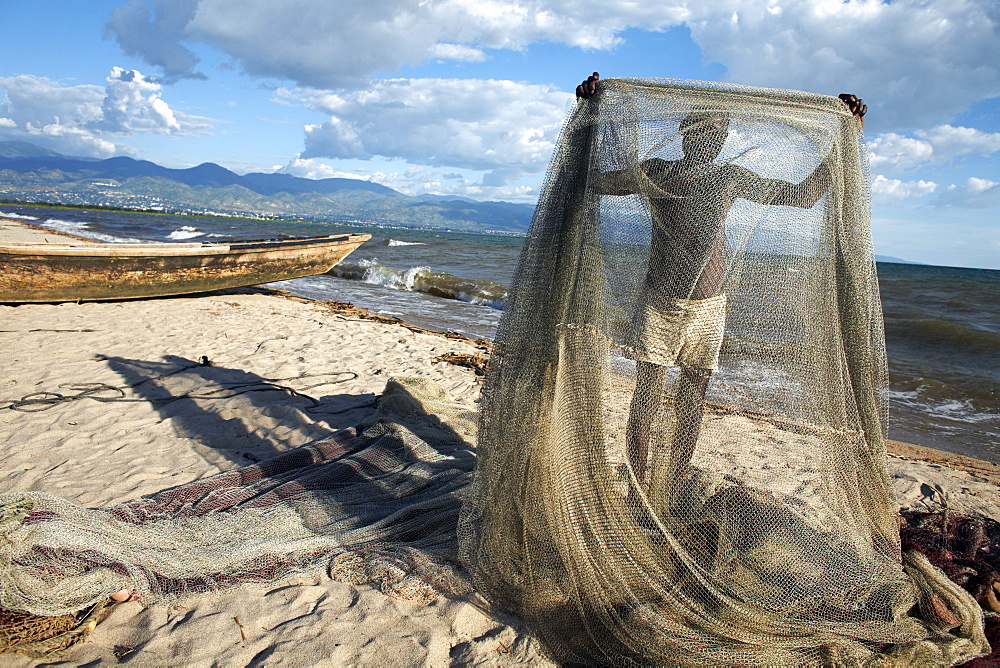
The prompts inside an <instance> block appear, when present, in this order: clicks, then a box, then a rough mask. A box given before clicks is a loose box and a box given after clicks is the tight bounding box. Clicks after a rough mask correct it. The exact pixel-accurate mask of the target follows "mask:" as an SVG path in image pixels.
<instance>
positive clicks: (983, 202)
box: [937, 176, 1000, 209]
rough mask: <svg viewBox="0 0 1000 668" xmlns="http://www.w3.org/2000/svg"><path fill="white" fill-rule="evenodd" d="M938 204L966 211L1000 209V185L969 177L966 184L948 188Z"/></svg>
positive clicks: (987, 180) (988, 180)
mask: <svg viewBox="0 0 1000 668" xmlns="http://www.w3.org/2000/svg"><path fill="white" fill-rule="evenodd" d="M937 203H938V204H939V205H942V206H954V207H960V208H965V209H985V208H990V207H1000V183H998V182H996V181H991V180H990V179H981V178H977V177H974V176H973V177H969V178H968V179H966V180H965V182H964V183H961V184H956V185H951V186H948V188H947V189H946V190H945V191H944V192H942V193H941V195H940V197H938V202H937Z"/></svg>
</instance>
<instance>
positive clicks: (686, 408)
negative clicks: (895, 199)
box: [598, 93, 868, 505]
mask: <svg viewBox="0 0 1000 668" xmlns="http://www.w3.org/2000/svg"><path fill="white" fill-rule="evenodd" d="M840 99H841V100H843V101H844V103H845V104H846V105H847V107H848V108H849V109H850V111H851V113H852V114H853V115H854V116H855V117H857V118H858V119H859V120H860V122H861V124H862V125H863V124H864V115H865V113H866V112H867V110H868V107H867V105H865V103H864V101H863V100H861V99H859V98H858V97H857V96H855V95H851V94H847V93H845V94H842V95H840ZM679 132H680V133H681V134H682V135H683V137H682V140H681V150H682V156H681V158H680V159H679V160H664V159H662V158H650V159H648V160H644V161H643V162H641V163H640V164H639V165H637V167H636V168H633V169H626V170H622V171H614V172H605V173H604V174H602V175H601V177H600V179H599V181H598V191H599V193H600V194H602V195H612V196H615V195H634V194H641V195H644V196H645V197H646V198H648V201H649V207H650V212H651V214H652V239H651V243H650V251H649V268H648V271H647V273H646V277H645V279H644V281H643V283H642V287H641V290H640V295H639V298H638V300H637V303H636V308H635V310H634V312H633V316H632V322H631V328H630V332H629V334H628V336H627V340H626V352H627V353H628V354H629V356H631V357H632V358H633V359H635V361H636V383H635V391H634V393H633V398H632V405H631V408H630V411H629V418H628V426H627V428H626V449H627V452H628V457H629V461H630V463H631V465H632V469H633V471H634V472H635V476H636V478H637V479H638V480H639V481H640V482H642V481H644V480H645V477H646V468H647V461H648V459H649V440H650V436H651V428H652V424H653V421H654V420H655V418H656V416H657V414H658V413H659V411H660V409H661V408H662V396H663V390H664V380H665V367H669V366H676V367H679V370H680V373H679V377H678V381H677V387H676V392H675V399H674V413H675V418H676V427H675V431H674V434H673V438H672V441H671V444H670V459H669V469H668V473H667V477H666V479H667V480H669V481H671V482H670V484H671V485H672V487H671V489H669V490H666V491H667V494H668V499H669V500H670V501H669V502H670V504H671V505H673V503H674V501H675V495H676V491H677V485H678V483H679V479H680V477H681V475H682V474H683V473H684V472H685V471H686V470H687V467H688V464H689V463H690V461H691V458H692V456H693V455H694V450H695V444H696V442H697V440H698V435H699V433H700V430H701V420H702V413H703V410H704V403H705V394H706V392H707V389H708V383H709V380H710V379H711V377H712V372H713V371H714V370H715V369H717V368H718V367H719V352H720V350H721V347H722V340H723V335H724V332H725V322H726V293H725V285H724V279H725V270H726V236H725V222H726V215H727V213H728V212H729V209H730V208H731V207H732V206H733V204H734V203H735V202H736V200H737V199H746V200H749V201H751V202H756V203H758V204H765V205H775V206H794V207H800V208H811V207H812V206H813V205H814V204H815V203H816V202H817V201H818V200H819V199H820V198H821V197H822V196H823V194H824V193H825V192H826V191H827V189H828V188H829V185H830V172H829V167H828V166H827V162H826V160H824V161H822V162H821V163H820V164H819V165H818V166H817V167H816V169H815V170H813V172H812V174H810V175H809V176H807V177H806V178H805V179H803V180H802V181H801V182H799V183H790V182H788V181H782V180H779V179H771V178H765V177H763V176H760V175H758V174H756V173H754V172H752V171H750V170H748V169H746V168H744V167H740V166H738V165H733V164H725V163H717V162H715V161H716V159H717V158H718V156H719V154H720V152H721V151H722V147H723V144H724V143H725V142H726V139H727V137H728V136H729V116H728V115H727V114H726V113H725V112H720V111H712V110H710V109H695V110H694V111H692V112H690V113H689V114H688V115H687V116H686V117H684V118H683V119H682V120H681V122H680V127H679Z"/></svg>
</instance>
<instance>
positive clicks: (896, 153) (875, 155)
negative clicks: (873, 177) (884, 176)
mask: <svg viewBox="0 0 1000 668" xmlns="http://www.w3.org/2000/svg"><path fill="white" fill-rule="evenodd" d="M913 135H914V136H912V137H910V136H906V135H903V134H899V133H895V132H887V133H885V134H882V135H879V136H877V137H875V138H874V139H872V140H871V141H870V142H869V144H868V146H869V150H870V158H871V164H872V167H873V168H878V169H886V170H908V169H912V168H914V167H919V166H922V165H928V164H943V163H947V162H950V161H952V160H955V159H957V158H963V157H966V156H983V157H985V156H989V155H992V154H993V153H996V152H997V151H1000V132H983V131H982V130H978V129H976V128H967V127H955V126H952V125H947V124H946V125H938V126H936V127H934V128H931V129H930V130H917V131H915V132H914V133H913Z"/></svg>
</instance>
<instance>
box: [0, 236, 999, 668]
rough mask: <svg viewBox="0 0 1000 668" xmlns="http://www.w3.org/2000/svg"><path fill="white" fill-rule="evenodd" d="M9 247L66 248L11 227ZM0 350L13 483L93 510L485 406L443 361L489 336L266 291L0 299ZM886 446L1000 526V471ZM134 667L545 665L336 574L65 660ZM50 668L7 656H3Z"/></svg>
mask: <svg viewBox="0 0 1000 668" xmlns="http://www.w3.org/2000/svg"><path fill="white" fill-rule="evenodd" d="M0 239H5V240H19V241H21V240H23V241H27V240H32V241H44V240H46V239H47V240H49V241H56V240H58V237H57V235H56V234H55V233H50V232H41V231H38V230H37V229H33V228H31V227H30V226H26V225H23V224H21V223H17V222H13V221H0ZM0 345H2V347H3V353H2V359H3V373H2V374H0V406H2V407H4V408H5V409H0V440H2V442H3V443H4V444H5V447H4V448H3V449H2V450H0V471H2V473H0V488H2V490H3V491H7V492H15V491H16V492H22V491H40V492H47V493H50V494H54V495H57V496H60V497H62V498H65V499H66V500H68V501H71V502H73V503H76V504H79V505H81V506H84V507H89V508H99V507H105V506H109V505H113V504H118V503H122V502H125V501H129V500H134V499H139V498H141V497H144V496H147V495H151V494H154V493H157V492H160V491H162V490H165V489H168V488H172V487H176V486H178V485H183V484H185V483H189V482H192V481H195V480H200V479H203V478H206V477H209V476H212V475H215V474H217V473H220V472H222V471H228V470H233V469H236V468H239V467H242V466H246V465H249V464H253V463H254V462H258V461H263V460H266V459H268V458H270V457H273V456H275V455H277V454H280V453H282V452H285V451H287V450H290V449H292V448H296V447H298V446H301V445H304V444H307V443H311V442H314V441H316V440H318V439H321V438H324V437H326V436H329V435H330V434H333V433H334V432H337V431H338V430H340V429H343V428H346V427H350V426H354V425H357V424H358V423H360V422H362V421H363V420H364V419H365V418H366V417H368V416H370V415H371V414H372V412H373V411H374V410H375V400H376V398H377V397H378V396H379V395H380V394H381V393H382V391H383V389H384V388H385V385H386V381H387V380H388V379H389V378H392V377H402V376H417V377H423V378H428V379H431V380H433V381H435V382H436V383H438V384H439V385H440V386H441V387H443V388H444V389H445V390H446V391H447V393H448V395H450V398H451V399H452V400H453V401H454V402H456V403H458V404H461V405H463V406H465V407H467V408H468V409H470V410H475V408H476V402H477V399H478V395H479V388H480V378H481V376H479V375H477V372H476V370H474V369H472V368H469V367H466V366H460V365H457V364H454V363H450V362H449V361H446V360H445V359H441V358H442V357H446V358H447V357H449V356H450V357H452V359H460V358H463V357H466V358H473V357H477V356H482V355H483V354H484V348H483V347H482V346H480V345H477V344H476V342H474V341H470V340H467V339H458V338H448V337H446V336H444V335H443V334H439V333H435V332H431V331H427V330H421V329H420V328H414V327H408V326H406V325H405V323H397V322H380V321H378V320H375V319H370V318H366V317H364V314H358V313H352V312H350V311H345V310H342V309H336V308H331V307H330V306H329V305H327V304H324V303H322V302H311V301H308V300H305V299H300V298H296V297H292V296H290V295H286V294H280V293H277V292H275V291H268V290H265V289H258V288H248V289H238V290H230V291H225V292H219V293H212V294H206V295H197V296H190V297H176V298H162V299H149V300H135V301H122V302H107V303H82V304H76V303H64V304H22V305H16V306H15V305H0ZM166 374H169V382H167V381H164V382H163V383H160V386H161V387H165V388H167V389H168V390H169V391H170V392H171V393H172V394H173V396H174V397H178V398H179V399H178V400H177V401H172V402H169V403H157V402H152V401H150V400H149V397H147V396H144V395H143V390H142V387H143V386H142V383H143V381H144V380H146V379H148V378H151V377H154V376H157V377H159V376H164V377H166V376H165V375H166ZM115 388H120V391H119V390H116V389H115ZM219 388H226V389H228V390H229V391H226V392H216V390H218V389H219ZM234 388H235V390H237V391H233V390H234ZM250 388H253V389H252V391H249V390H250ZM239 390H248V391H239ZM40 393H47V394H40ZM25 399H27V402H24V400H25ZM32 400H34V402H33V401H32ZM39 400H45V401H48V403H45V401H39ZM19 401H21V402H22V403H12V402H19ZM889 447H890V453H891V455H892V456H891V457H890V459H889V474H890V477H891V479H892V483H893V485H894V488H895V492H896V495H897V500H898V502H899V505H900V507H901V508H917V507H929V508H943V507H947V508H950V509H952V510H955V511H958V512H961V513H967V514H972V515H981V516H985V517H989V518H992V519H994V520H997V521H1000V499H998V496H997V491H998V485H1000V467H998V466H996V465H993V464H990V463H988V462H983V461H980V460H975V459H972V458H969V457H962V456H960V455H954V454H950V453H945V452H940V451H936V450H930V449H928V448H921V447H918V446H911V445H908V444H902V443H895V442H890V444H889ZM119 660H122V661H132V662H133V663H134V664H135V665H142V666H166V665H186V666H215V665H219V666H232V665H272V666H274V665H290V666H304V665H317V666H322V665H330V666H334V665H336V666H341V665H388V666H410V665H435V666H437V665H448V664H452V663H455V664H468V663H474V664H480V665H515V664H522V663H530V664H532V665H547V664H548V662H547V660H546V659H545V658H544V655H543V653H542V651H541V648H540V646H539V645H538V643H537V642H536V641H535V640H534V639H532V638H531V636H530V635H529V634H528V633H527V632H526V631H525V630H524V628H523V627H521V626H520V625H519V624H518V622H517V620H515V619H510V618H507V617H505V616H503V615H499V614H496V613H495V612H492V611H490V610H489V608H488V606H487V605H486V604H485V602H484V601H482V600H481V599H480V598H479V597H478V596H476V595H475V594H472V595H467V596H464V597H455V598H449V597H444V596H442V597H439V598H437V599H436V600H434V601H432V602H430V603H427V602H418V601H410V600H402V599H399V598H394V597H390V596H387V595H385V594H383V593H382V592H380V591H379V590H378V589H377V588H375V587H372V586H368V585H352V584H348V583H344V582H338V581H335V580H332V579H331V578H329V577H327V576H326V575H313V576H302V577H297V578H293V579H291V580H288V581H284V582H281V583H278V584H276V585H273V586H259V585H245V586H241V587H239V588H237V589H234V590H230V591H226V592H222V593H213V594H206V595H202V596H199V597H195V598H188V599H184V600H181V601H180V602H177V603H175V604H171V605H154V606H151V607H144V606H143V605H141V604H140V603H138V602H125V603H120V604H117V605H116V606H115V607H114V608H113V610H112V611H111V613H110V615H109V616H108V617H107V618H106V619H105V620H104V621H102V622H101V623H100V624H99V625H98V626H97V628H96V629H95V630H94V632H93V633H92V634H91V635H90V637H89V638H88V640H87V642H85V643H83V644H81V645H79V646H78V647H76V648H75V649H73V650H72V651H71V652H70V653H69V654H68V655H66V656H65V657H62V658H61V659H60V660H59V661H57V662H56V663H54V664H51V665H101V664H104V663H109V664H112V663H117V662H119ZM60 662H61V663H60ZM35 664H36V662H34V661H32V660H30V659H27V658H24V657H21V656H17V655H10V654H8V655H0V665H4V666H27V665H35Z"/></svg>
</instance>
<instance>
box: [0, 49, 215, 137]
mask: <svg viewBox="0 0 1000 668" xmlns="http://www.w3.org/2000/svg"><path fill="white" fill-rule="evenodd" d="M105 83H106V85H105V86H104V87H101V86H93V85H77V86H64V85H61V84H59V83H58V82H55V81H52V80H51V79H47V78H44V77H36V76H31V75H27V74H22V75H18V76H12V77H0V91H2V92H3V94H4V98H3V100H2V101H0V117H4V118H6V119H7V121H9V122H7V123H3V124H2V125H3V127H4V128H7V134H8V135H11V134H13V135H14V136H20V137H22V138H25V139H27V140H29V141H30V140H31V139H32V138H35V139H44V140H45V143H46V144H47V145H51V146H53V147H54V148H55V149H56V150H59V151H61V152H64V153H69V154H73V155H84V156H93V157H106V156H109V155H114V154H116V153H128V152H129V149H128V147H127V146H126V145H124V144H122V143H120V142H121V141H122V140H123V138H124V136H126V135H127V134H130V133H153V134H180V135H191V134H199V133H203V132H206V131H207V130H208V129H209V128H210V127H211V122H210V120H209V119H207V118H203V117H200V116H192V115H188V114H183V113H179V112H176V111H174V110H173V109H171V108H170V106H169V105H168V104H167V102H166V101H164V100H163V98H162V96H161V86H160V84H158V83H154V82H151V81H149V80H148V79H146V78H145V77H144V76H143V75H142V74H141V73H140V72H138V71H136V70H126V69H123V68H120V67H114V68H112V70H111V73H110V74H109V76H108V77H107V79H106V81H105ZM11 130H12V131H13V132H11Z"/></svg>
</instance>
